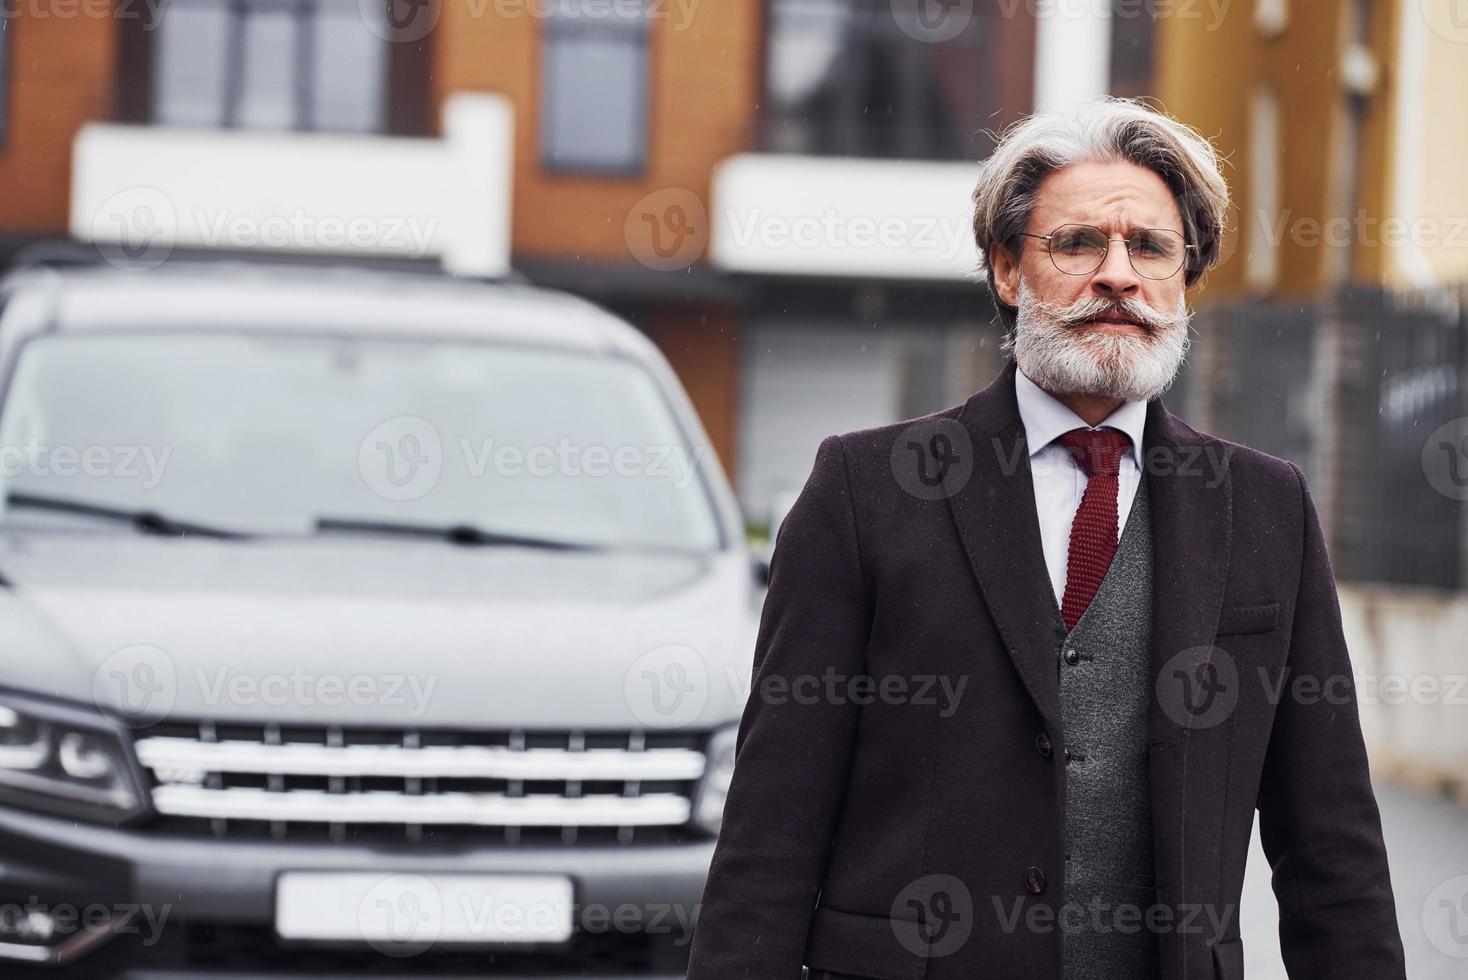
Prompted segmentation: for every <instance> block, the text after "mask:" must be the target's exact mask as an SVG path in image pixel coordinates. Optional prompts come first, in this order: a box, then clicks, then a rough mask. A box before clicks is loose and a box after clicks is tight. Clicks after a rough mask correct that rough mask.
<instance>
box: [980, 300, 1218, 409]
mask: <svg viewBox="0 0 1468 980" xmlns="http://www.w3.org/2000/svg"><path fill="white" fill-rule="evenodd" d="M1018 309H1019V314H1018V316H1017V318H1016V319H1015V327H1014V334H1013V336H1012V337H1011V338H1010V339H1009V340H1008V341H1007V342H1006V344H1005V346H1006V347H1007V348H1011V349H1013V351H1014V354H1015V359H1016V360H1017V361H1018V362H1019V363H1020V364H1021V365H1022V366H1023V367H1024V372H1025V375H1026V376H1027V377H1028V378H1029V379H1030V380H1031V381H1033V382H1035V384H1037V385H1039V386H1040V387H1041V388H1044V389H1045V390H1046V391H1050V392H1056V393H1060V394H1076V395H1094V396H1100V397H1104V398H1120V399H1122V400H1123V401H1151V400H1152V399H1153V398H1156V397H1158V396H1159V395H1161V394H1162V393H1163V392H1164V391H1166V390H1167V388H1168V386H1169V385H1171V384H1172V382H1173V380H1174V379H1175V378H1176V377H1177V373H1178V370H1179V369H1180V368H1181V367H1182V364H1183V358H1184V357H1186V356H1187V353H1188V345H1189V338H1188V324H1189V322H1190V321H1191V320H1192V314H1191V313H1190V312H1189V311H1188V308H1187V303H1186V301H1185V300H1179V301H1178V308H1177V310H1176V312H1174V313H1171V314H1167V313H1159V312H1157V311H1156V310H1154V309H1152V308H1151V307H1150V306H1148V305H1147V304H1145V303H1143V302H1142V301H1141V300H1137V299H1120V300H1108V299H1102V298H1101V297H1099V296H1087V297H1084V298H1082V299H1079V300H1076V301H1075V302H1074V303H1072V304H1071V305H1069V306H1056V305H1055V304H1053V303H1046V302H1043V301H1041V300H1040V299H1039V298H1037V297H1036V296H1035V294H1034V293H1033V292H1031V291H1030V289H1029V287H1028V286H1027V285H1026V284H1025V281H1024V279H1020V283H1019V308H1018ZM1108 312H1110V313H1121V314H1124V315H1126V316H1129V317H1132V318H1134V319H1136V320H1139V321H1140V322H1141V323H1142V324H1143V326H1144V327H1145V328H1146V329H1147V331H1148V332H1147V334H1146V335H1145V336H1138V335H1136V334H1130V333H1117V332H1115V331H1111V330H1106V329H1089V330H1081V329H1077V328H1076V324H1080V323H1084V322H1085V321H1087V320H1091V319H1093V318H1095V317H1097V316H1099V315H1101V314H1103V313H1108Z"/></svg>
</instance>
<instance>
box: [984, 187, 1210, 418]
mask: <svg viewBox="0 0 1468 980" xmlns="http://www.w3.org/2000/svg"><path fill="white" fill-rule="evenodd" d="M1069 224H1083V225H1092V226H1094V227H1096V228H1098V229H1100V230H1101V231H1102V232H1103V233H1104V234H1105V236H1106V237H1107V238H1108V239H1112V241H1111V242H1110V243H1109V246H1108V248H1107V251H1106V256H1105V258H1104V259H1103V260H1102V262H1101V264H1100V265H1099V266H1098V267H1097V268H1096V269H1095V270H1094V271H1092V272H1089V273H1086V274H1083V275H1074V274H1071V273H1067V272H1063V271H1061V270H1060V269H1059V268H1057V267H1056V264H1055V263H1054V262H1053V261H1051V256H1050V254H1049V251H1048V244H1049V243H1048V242H1046V241H1044V240H1041V239H1039V238H1026V239H1025V246H1024V248H1023V249H1022V251H1021V254H1020V256H1019V259H1018V261H1016V260H1015V258H1014V256H1013V255H1011V254H1010V253H1009V252H1008V250H1007V249H1004V248H1002V247H1001V248H995V249H993V250H991V254H990V261H991V262H992V263H993V266H994V272H995V286H996V287H997V289H998V291H999V296H1000V298H1001V299H1002V300H1004V301H1005V302H1006V303H1008V304H1010V305H1011V306H1014V307H1016V308H1017V309H1018V310H1019V316H1018V322H1017V324H1016V337H1015V356H1016V358H1017V359H1018V361H1019V364H1020V367H1021V368H1022V369H1023V370H1024V371H1025V373H1026V374H1027V375H1029V376H1030V378H1031V379H1032V380H1034V381H1035V382H1036V383H1037V384H1040V385H1041V386H1042V387H1045V388H1046V389H1047V390H1050V391H1063V392H1076V393H1080V394H1087V395H1101V396H1107V397H1115V398H1121V399H1125V400H1133V399H1136V400H1146V399H1149V398H1154V397H1156V396H1157V395H1159V394H1161V393H1162V391H1163V390H1164V389H1165V388H1166V387H1167V385H1168V384H1170V383H1171V381H1172V379H1173V377H1174V376H1175V375H1176V373H1177V369H1178V368H1179V367H1180V366H1181V364H1182V359H1183V356H1184V355H1185V354H1186V351H1187V328H1188V320H1189V316H1188V313H1187V307H1186V305H1185V301H1184V291H1185V287H1184V283H1183V277H1184V268H1183V267H1182V265H1180V267H1179V268H1178V269H1177V271H1176V272H1173V273H1172V274H1171V275H1168V276H1167V277H1166V278H1163V279H1157V278H1148V277H1145V276H1142V275H1139V274H1138V273H1137V271H1136V269H1135V268H1134V267H1133V265H1132V261H1131V259H1130V258H1129V256H1128V255H1127V247H1126V242H1125V239H1126V238H1128V237H1129V236H1131V235H1133V234H1135V233H1136V232H1138V231H1142V230H1145V229H1157V228H1160V229H1165V230H1168V231H1173V232H1176V233H1177V234H1178V235H1182V234H1183V223H1182V215H1181V214H1180V213H1179V211H1178V209H1177V205H1176V203H1175V202H1174V200H1173V195H1172V192H1171V191H1170V190H1168V187H1167V184H1166V183H1164V182H1163V180H1162V178H1161V177H1159V176H1158V175H1157V174H1155V173H1153V172H1152V171H1151V170H1148V169H1146V168H1144V167H1139V166H1137V165H1135V164H1132V163H1124V162H1119V163H1080V164H1075V165H1073V166H1069V167H1065V168H1063V169H1061V170H1057V171H1055V172H1054V173H1051V174H1049V175H1048V176H1047V177H1046V178H1045V179H1044V180H1043V181H1041V183H1040V186H1039V188H1038V192H1037V194H1036V203H1035V207H1034V210H1033V211H1032V212H1031V215H1030V221H1029V225H1028V226H1027V228H1026V231H1027V232H1029V233H1030V234H1031V235H1049V234H1051V233H1052V232H1054V231H1055V230H1056V229H1057V228H1059V227H1060V226H1062V225H1069Z"/></svg>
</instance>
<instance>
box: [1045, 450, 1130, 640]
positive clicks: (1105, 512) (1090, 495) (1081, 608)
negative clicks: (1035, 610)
mask: <svg viewBox="0 0 1468 980" xmlns="http://www.w3.org/2000/svg"><path fill="white" fill-rule="evenodd" d="M1059 441H1060V443H1061V445H1063V446H1065V448H1066V449H1068V450H1070V453H1071V455H1072V456H1074V457H1075V458H1076V462H1077V463H1079V464H1080V466H1081V469H1083V470H1085V471H1086V477H1087V480H1086V492H1085V493H1083V494H1082V495H1081V505H1080V506H1079V507H1077V508H1076V516H1075V520H1074V521H1073V522H1072V523H1071V526H1070V557H1069V558H1068V559H1067V560H1066V564H1065V598H1064V599H1063V600H1062V601H1061V603H1060V618H1061V619H1063V620H1064V621H1065V628H1066V629H1068V630H1070V629H1075V625H1076V623H1077V622H1078V621H1079V620H1080V618H1081V614H1082V613H1084V612H1085V611H1086V607H1087V606H1089V605H1090V604H1091V600H1092V599H1093V598H1095V596H1096V592H1097V590H1098V589H1100V588H1101V580H1102V579H1104V578H1105V577H1106V570H1107V569H1108V568H1110V567H1111V556H1112V555H1114V554H1116V527H1117V520H1116V494H1117V488H1118V483H1117V479H1118V476H1117V475H1118V473H1119V472H1120V470H1121V458H1122V456H1124V455H1126V451H1127V449H1128V447H1130V446H1131V444H1132V440H1131V437H1130V436H1128V435H1127V434H1126V433H1125V432H1118V431H1117V430H1115V429H1072V430H1071V431H1069V432H1067V433H1065V434H1064V435H1062V436H1061V437H1060V439H1059Z"/></svg>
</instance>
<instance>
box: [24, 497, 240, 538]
mask: <svg viewBox="0 0 1468 980" xmlns="http://www.w3.org/2000/svg"><path fill="white" fill-rule="evenodd" d="M5 503H6V506H8V507H29V508H32V509H34V510H51V511H56V512H58V513H62V514H81V515H82V516H84V517H103V518H106V519H108V520H112V521H121V522H125V523H128V524H131V525H132V526H133V527H134V528H136V529H137V530H139V531H142V532H143V533H145V534H161V535H165V536H168V537H180V538H181V537H185V536H187V535H190V534H193V535H197V536H199V537H201V538H225V539H229V540H238V539H240V538H248V537H250V535H249V534H246V533H245V532H243V531H229V530H225V529H224V528H220V527H211V526H210V525H208V524H196V523H194V522H193V521H181V520H178V519H176V518H172V517H168V516H167V515H164V514H161V513H159V512H158V511H156V510H128V509H127V508H124V507H112V506H109V505H107V504H97V503H91V502H89V501H85V500H69V499H67V498H65V497H50V496H47V495H45V494H39V493H23V492H20V491H16V490H12V491H11V492H10V493H8V494H6V495H5Z"/></svg>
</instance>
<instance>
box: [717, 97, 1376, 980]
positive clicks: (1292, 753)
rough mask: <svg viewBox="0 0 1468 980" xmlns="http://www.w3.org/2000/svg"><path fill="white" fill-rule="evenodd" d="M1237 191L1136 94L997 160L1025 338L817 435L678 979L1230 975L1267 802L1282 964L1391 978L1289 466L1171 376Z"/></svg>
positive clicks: (994, 177)
mask: <svg viewBox="0 0 1468 980" xmlns="http://www.w3.org/2000/svg"><path fill="white" fill-rule="evenodd" d="M1226 203H1227V187H1226V185H1225V183H1224V181H1223V179H1222V177H1221V176H1220V174H1219V170H1218V161H1217V156H1216V154H1215V152H1214V149H1213V147H1212V146H1210V145H1209V143H1208V142H1207V141H1206V140H1204V139H1203V138H1201V137H1200V136H1199V135H1198V134H1196V133H1195V132H1193V131H1192V130H1190V129H1188V128H1187V127H1185V126H1183V125H1181V124H1180V123H1178V122H1176V121H1175V120H1172V119H1170V118H1168V117H1167V116H1165V115H1162V114H1160V113H1157V112H1154V111H1152V110H1151V109H1149V108H1148V107H1146V106H1144V105H1140V104H1137V103H1133V102H1128V101H1121V100H1104V101H1101V102H1097V103H1092V104H1089V105H1086V106H1084V107H1083V108H1082V109H1080V110H1079V111H1078V112H1076V113H1075V114H1074V115H1067V116H1054V115H1038V116H1032V117H1030V118H1029V119H1027V120H1025V121H1023V122H1022V123H1020V124H1019V125H1017V126H1016V127H1014V128H1013V129H1011V130H1010V131H1009V132H1008V133H1007V134H1006V135H1005V136H1004V138H1003V140H1002V141H1001V143H1000V145H999V146H998V148H997V149H996V150H995V152H994V154H993V156H992V157H991V158H990V159H989V160H988V161H986V163H985V165H984V167H983V170H982V175H981V177H980V179H979V184H978V187H977V189H976V190H975V192H974V204H975V209H974V232H975V237H976V240H977V244H978V247H979V250H980V252H981V254H983V255H984V256H985V258H986V260H987V262H986V267H987V277H988V285H989V289H990V291H991V292H992V294H993V298H994V301H995V305H996V307H997V308H998V310H999V314H1000V316H1001V318H1002V319H1003V320H1004V325H1005V327H1006V328H1007V330H1008V335H1007V337H1006V347H1007V349H1009V350H1010V351H1012V353H1013V362H1012V363H1010V364H1008V365H1007V366H1006V367H1005V369H1004V370H1003V371H1002V372H1001V373H1000V375H999V377H998V378H997V379H996V380H995V381H994V382H993V383H992V384H990V385H989V386H988V387H987V388H985V389H984V390H982V391H980V392H978V393H977V394H975V395H973V396H972V397H971V398H969V400H968V401H967V402H966V403H965V404H963V405H960V406H956V407H954V408H951V409H948V410H946V411H943V412H939V413H936V414H935V415H932V416H928V417H926V418H923V419H918V420H914V421H908V422H903V423H898V424H896V425H891V426H886V427H882V428H876V429H868V430H863V431H859V432H851V433H847V434H845V435H839V436H831V437H829V438H827V439H826V440H825V441H824V442H822V443H821V446H820V449H819V451H818V452H817V454H816V459H815V465H814V469H813V471H812V473H811V475H810V478H809V481H808V482H807V483H806V486H805V488H804V490H803V491H802V493H801V496H800V498H799V500H798V501H797V503H796V504H795V507H794V508H793V509H792V510H791V512H790V514H789V516H788V517H787V518H786V520H785V523H784V525H783V526H782V528H781V529H780V532H779V536H778V539H777V545H776V549H775V553H774V560H773V566H772V569H771V577H770V591H769V595H768V598H767V599H766V601H765V607H764V614H763V619H762V621H761V627H760V633H759V639H758V644H757V649H756V653H755V669H754V684H753V689H752V693H751V697H750V699H749V703H748V706H747V708H746V710H745V714H744V717H743V721H742V723H741V726H740V730H739V737H738V750H737V765H736V766H735V771H734V776H733V782H732V784H731V786H730V788H729V795H728V802H727V807H726V811H725V816H724V824H723V832H722V834H721V836H720V838H719V842H718V846H717V849H716V851H715V854H714V860H713V867H712V869H711V872H710V876H709V880H708V886H707V889H706V891H705V893H704V900H703V903H702V907H701V909H700V916H699V920H698V927H697V930H696V933H695V937H694V942H693V949H692V956H691V963H690V968H689V973H688V976H689V980H738V978H751V980H754V978H758V980H797V978H799V977H800V976H801V973H802V967H806V968H808V970H809V976H810V977H811V980H822V978H833V980H834V978H863V977H865V978H875V980H975V978H988V977H992V978H995V980H1055V978H1058V977H1064V978H1067V980H1090V978H1095V980H1147V978H1161V980H1185V978H1187V980H1202V978H1213V977H1218V978H1223V980H1239V978H1241V977H1242V976H1243V975H1244V967H1243V958H1244V954H1243V949H1242V946H1241V944H1240V939H1239V932H1238V928H1239V926H1238V923H1239V916H1238V903H1239V896H1240V891H1241V888H1242V884H1243V878H1244V863H1245V859H1246V856H1247V854H1248V849H1249V838H1250V832H1251V830H1252V827H1253V823H1254V813H1255V809H1256V807H1257V809H1258V813H1259V822H1260V829H1261V836H1262V841H1263V845H1264V851H1265V854H1266V855H1267V856H1268V858H1269V862H1270V866H1271V867H1272V868H1273V883H1274V890H1275V894H1276V896H1277V898H1278V902H1279V920H1280V942H1281V946H1282V948H1283V953H1284V959H1285V963H1286V965H1287V967H1288V969H1289V975H1290V976H1291V978H1293V980H1306V978H1311V980H1349V978H1359V980H1393V978H1402V977H1404V967H1403V957H1402V947H1401V940H1400V936H1399V933H1398V930H1397V922H1396V915H1395V911H1394V906H1393V900H1392V889H1391V883H1390V880H1389V877H1388V872H1387V861H1386V854H1385V849H1384V846H1383V843H1382V835H1381V827H1380V819H1379V816H1378V813H1377V806H1376V801H1375V798H1374V797H1373V794H1372V789H1371V782H1370V778H1369V774H1368V771H1367V760H1366V754H1365V751H1364V748H1363V745H1362V739H1361V731H1360V727H1359V722H1358V717H1357V708H1356V701H1355V695H1354V687H1353V684H1352V675H1351V664H1350V660H1349V658H1348V655H1347V651H1346V645H1345V642H1344V640H1343V638H1342V633H1341V622H1340V613H1339V607H1338V603H1337V600H1336V595H1335V586H1334V582H1333V580H1332V574H1331V567H1330V561H1329V558H1328V556H1327V554H1326V549H1325V544H1324V541H1323V539H1322V537H1321V531H1320V525H1319V521H1318V520H1317V517H1316V512H1315V507H1314V505H1313V503H1312V501H1311V496H1310V492H1309V490H1308V489H1307V487H1306V484H1305V480H1304V477H1303V476H1302V475H1301V473H1300V470H1299V469H1298V468H1297V467H1296V466H1295V465H1294V464H1292V463H1288V462H1285V461H1283V460H1279V459H1275V458H1272V457H1270V456H1266V455H1264V454H1263V453H1260V452H1257V451H1254V450H1250V449H1248V448H1245V447H1243V446H1238V445H1234V444H1231V443H1226V442H1224V441H1222V440H1219V439H1216V438H1214V437H1212V436H1208V435H1205V434H1203V433H1200V432H1198V431H1196V430H1194V429H1192V428H1189V427H1188V426H1187V425H1186V424H1184V423H1183V422H1181V421H1180V420H1179V419H1178V418H1177V417H1176V416H1174V415H1172V414H1171V413H1170V412H1168V411H1167V410H1166V409H1165V408H1164V407H1163V405H1162V402H1161V401H1160V400H1159V396H1160V395H1161V394H1162V393H1163V391H1164V390H1165V389H1166V388H1167V387H1168V385H1169V384H1170V383H1171V381H1172V379H1173V377H1174V375H1175V374H1176V372H1177V370H1178V368H1179V366H1180V364H1181V363H1182V360H1183V357H1184V355H1185V353H1186V351H1187V347H1188V337H1187V331H1188V322H1189V312H1188V309H1187V305H1186V301H1185V297H1184V293H1185V290H1186V288H1187V287H1188V286H1191V285H1193V284H1194V283H1196V282H1197V280H1198V279H1199V277H1200V276H1201V275H1202V274H1203V273H1204V271H1205V270H1206V269H1208V268H1209V267H1210V266H1212V265H1213V264H1214V263H1216V262H1217V260H1218V255H1219V245H1220V238H1221V235H1222V232H1223V215H1224V210H1225V207H1226ZM1261 353H1262V354H1264V353H1265V352H1261ZM1265 356H1267V354H1266V355H1265ZM802 692H803V693H804V696H801V693H802Z"/></svg>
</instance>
